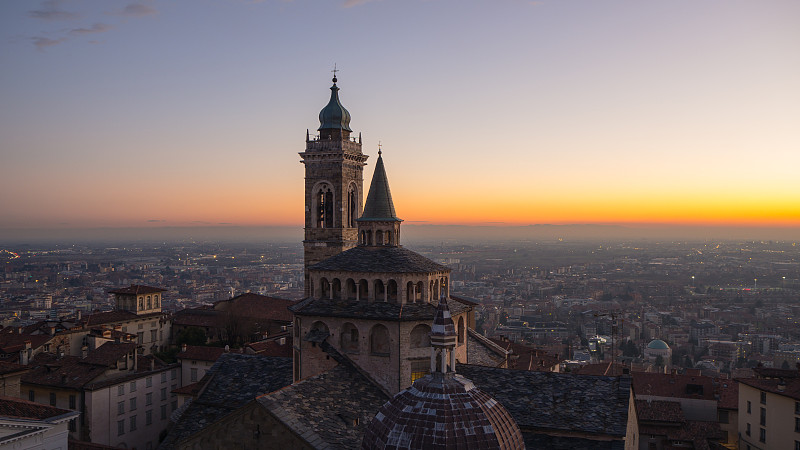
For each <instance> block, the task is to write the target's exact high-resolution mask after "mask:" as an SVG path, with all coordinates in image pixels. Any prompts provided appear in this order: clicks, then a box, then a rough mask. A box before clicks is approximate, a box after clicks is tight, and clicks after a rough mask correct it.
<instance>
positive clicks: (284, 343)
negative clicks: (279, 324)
mask: <svg viewBox="0 0 800 450" xmlns="http://www.w3.org/2000/svg"><path fill="white" fill-rule="evenodd" d="M280 344H281V345H286V338H285V337H282V338H281V340H280Z"/></svg>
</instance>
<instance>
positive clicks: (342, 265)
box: [308, 246, 450, 273]
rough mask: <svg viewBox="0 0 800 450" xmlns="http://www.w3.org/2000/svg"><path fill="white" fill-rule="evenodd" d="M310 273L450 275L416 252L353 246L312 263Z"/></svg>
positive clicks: (400, 248)
mask: <svg viewBox="0 0 800 450" xmlns="http://www.w3.org/2000/svg"><path fill="white" fill-rule="evenodd" d="M308 270H310V271H334V272H365V273H432V272H450V268H448V267H447V266H443V265H441V264H438V263H435V262H433V261H431V260H430V259H428V258H426V257H424V256H422V255H420V254H419V253H416V252H413V251H411V250H408V249H405V248H403V247H385V246H376V247H353V248H351V249H350V250H346V251H343V252H342V253H339V254H338V255H335V256H331V257H330V258H328V259H326V260H324V261H322V262H318V263H316V264H313V265H311V266H309V267H308Z"/></svg>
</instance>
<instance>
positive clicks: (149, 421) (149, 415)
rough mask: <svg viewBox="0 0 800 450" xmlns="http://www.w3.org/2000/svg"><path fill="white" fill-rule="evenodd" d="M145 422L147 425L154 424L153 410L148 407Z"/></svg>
mask: <svg viewBox="0 0 800 450" xmlns="http://www.w3.org/2000/svg"><path fill="white" fill-rule="evenodd" d="M144 424H145V425H152V424H153V410H152V409H148V410H147V411H145V413H144Z"/></svg>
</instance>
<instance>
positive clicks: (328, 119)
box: [317, 77, 353, 131]
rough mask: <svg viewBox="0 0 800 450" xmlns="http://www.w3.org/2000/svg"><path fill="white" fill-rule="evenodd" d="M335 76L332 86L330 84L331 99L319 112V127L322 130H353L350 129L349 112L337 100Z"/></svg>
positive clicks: (337, 92) (337, 91) (337, 88)
mask: <svg viewBox="0 0 800 450" xmlns="http://www.w3.org/2000/svg"><path fill="white" fill-rule="evenodd" d="M336 81H337V80H336V77H333V86H331V99H330V101H329V102H328V104H327V105H325V107H324V108H322V111H320V112H319V128H318V129H317V130H318V131H322V130H330V129H333V130H344V131H353V130H351V129H350V113H349V112H348V111H347V110H346V109H345V108H344V106H342V103H341V102H340V101H339V87H338V86H336Z"/></svg>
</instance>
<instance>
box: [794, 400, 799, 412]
mask: <svg viewBox="0 0 800 450" xmlns="http://www.w3.org/2000/svg"><path fill="white" fill-rule="evenodd" d="M794 413H795V414H797V415H800V402H794Z"/></svg>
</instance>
